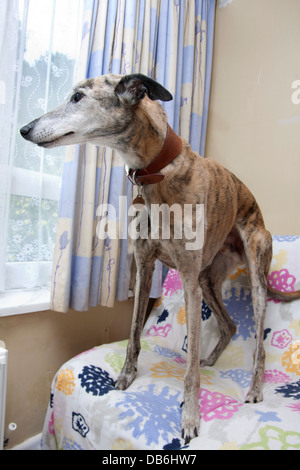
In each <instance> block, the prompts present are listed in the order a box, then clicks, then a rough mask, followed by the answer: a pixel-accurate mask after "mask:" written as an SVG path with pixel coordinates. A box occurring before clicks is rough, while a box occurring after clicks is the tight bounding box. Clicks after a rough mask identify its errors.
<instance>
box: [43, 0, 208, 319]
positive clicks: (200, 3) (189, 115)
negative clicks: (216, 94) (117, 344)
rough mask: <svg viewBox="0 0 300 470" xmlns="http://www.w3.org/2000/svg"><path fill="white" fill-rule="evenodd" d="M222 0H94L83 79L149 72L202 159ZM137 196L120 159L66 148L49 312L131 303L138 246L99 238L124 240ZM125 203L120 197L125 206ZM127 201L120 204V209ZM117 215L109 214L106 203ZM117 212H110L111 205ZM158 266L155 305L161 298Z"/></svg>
mask: <svg viewBox="0 0 300 470" xmlns="http://www.w3.org/2000/svg"><path fill="white" fill-rule="evenodd" d="M214 14H215V0H98V1H97V0H94V1H91V0H88V1H87V2H86V6H85V12H84V15H85V20H84V27H83V34H82V53H81V60H80V64H79V72H78V79H82V78H92V77H96V76H98V75H102V74H106V73H118V74H119V73H121V74H130V73H143V74H145V75H148V76H150V77H152V78H154V79H156V80H157V81H159V82H160V83H161V84H162V85H164V86H165V87H166V88H167V89H168V90H169V91H170V92H171V93H172V94H173V96H174V100H173V101H171V102H168V103H164V106H165V109H166V111H167V113H168V118H169V123H170V125H171V126H172V127H173V128H174V130H175V131H176V132H178V133H179V134H180V135H181V136H182V137H183V138H185V139H187V140H188V141H190V143H191V145H192V147H193V149H194V150H196V151H198V152H200V154H201V155H202V156H204V148H205V135H206V123H207V111H208V103H209V92H210V77H211V60H212V49H213V29H214ZM132 195H133V188H132V186H131V184H130V183H129V182H128V180H127V178H126V175H125V171H124V165H123V163H122V160H121V159H120V157H119V155H118V154H117V153H116V152H113V151H111V150H110V149H108V148H97V147H95V146H92V145H86V146H80V147H78V148H76V150H75V151H74V150H68V154H67V158H66V161H65V166H64V172H63V183H62V194H61V200H60V210H59V220H58V226H57V241H56V249H55V256H54V267H53V276H52V293H51V308H52V309H53V310H56V311H62V312H66V311H68V309H69V307H71V308H73V309H75V310H80V311H84V310H87V309H88V308H89V306H96V305H98V304H100V305H103V306H108V307H112V306H113V305H114V301H115V300H125V299H127V298H128V292H129V289H130V286H131V284H130V280H131V265H132V259H133V246H132V242H131V240H130V239H128V238H127V237H125V235H124V237H121V239H114V240H111V239H110V238H107V239H106V240H100V239H99V238H98V237H97V234H96V229H97V224H98V223H99V222H103V218H105V217H106V219H107V220H113V221H114V223H115V224H116V227H117V229H118V232H120V233H125V232H126V227H127V214H128V208H129V205H130V204H131V201H132ZM120 198H121V199H120ZM120 201H121V202H120ZM105 204H109V205H111V206H112V207H114V208H115V210H114V211H112V212H113V213H108V214H106V213H104V209H103V208H104V205H105ZM111 206H110V207H111ZM162 271H163V269H162V265H161V264H160V263H158V262H157V263H156V271H155V274H154V278H153V285H152V292H151V296H152V297H159V296H160V293H161V284H162Z"/></svg>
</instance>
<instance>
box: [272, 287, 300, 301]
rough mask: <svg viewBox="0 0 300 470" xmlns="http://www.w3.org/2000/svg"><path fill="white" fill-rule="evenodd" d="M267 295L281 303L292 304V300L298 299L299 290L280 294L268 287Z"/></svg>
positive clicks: (299, 296) (299, 297) (299, 295)
mask: <svg viewBox="0 0 300 470" xmlns="http://www.w3.org/2000/svg"><path fill="white" fill-rule="evenodd" d="M268 294H269V295H270V297H272V299H276V300H281V301H282V302H292V300H297V299H300V290H295V291H294V292H280V291H278V290H276V289H273V287H271V286H268Z"/></svg>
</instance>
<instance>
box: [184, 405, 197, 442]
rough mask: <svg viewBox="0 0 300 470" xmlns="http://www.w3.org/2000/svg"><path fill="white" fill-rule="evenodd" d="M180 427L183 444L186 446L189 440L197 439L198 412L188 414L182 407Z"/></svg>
mask: <svg viewBox="0 0 300 470" xmlns="http://www.w3.org/2000/svg"><path fill="white" fill-rule="evenodd" d="M181 427H182V432H181V437H182V439H184V444H185V445H187V444H188V443H189V442H190V440H191V439H194V437H198V434H199V428H200V415H199V411H198V410H197V412H196V413H193V414H192V413H190V414H189V413H187V412H186V411H185V407H184V408H183V411H182V418H181Z"/></svg>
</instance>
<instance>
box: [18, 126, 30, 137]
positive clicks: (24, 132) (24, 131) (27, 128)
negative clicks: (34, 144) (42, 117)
mask: <svg viewBox="0 0 300 470" xmlns="http://www.w3.org/2000/svg"><path fill="white" fill-rule="evenodd" d="M31 129H32V127H31V125H30V124H27V126H24V127H22V129H20V133H21V136H22V137H26V136H27V135H28V134H29V132H31Z"/></svg>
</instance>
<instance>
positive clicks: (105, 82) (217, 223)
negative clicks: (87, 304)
mask: <svg viewBox="0 0 300 470" xmlns="http://www.w3.org/2000/svg"><path fill="white" fill-rule="evenodd" d="M170 99H172V96H171V95H170V93H169V92H168V91H167V90H166V89H165V88H163V87H162V86H161V85H160V84H158V83H157V82H155V81H154V80H151V79H149V78H148V77H145V76H143V75H140V74H135V75H129V76H121V75H105V76H101V77H98V78H95V79H89V80H86V81H83V82H81V83H79V84H78V85H77V86H76V87H75V88H74V90H73V92H72V94H71V96H70V98H69V99H67V100H66V101H65V102H64V103H63V104H62V105H61V106H60V107H58V108H57V109H55V110H54V111H52V112H50V113H47V114H45V115H44V116H42V117H41V118H39V119H37V120H35V121H33V122H31V123H30V124H28V125H27V126H24V127H23V128H22V129H21V134H22V136H23V137H24V138H25V139H27V140H29V141H31V142H34V143H35V144H37V145H40V146H42V147H45V148H52V147H57V146H60V145H71V144H79V143H85V142H91V143H94V144H96V145H105V146H109V147H111V148H112V149H115V150H117V151H119V152H120V154H121V155H122V156H123V159H124V163H125V164H126V165H128V166H129V167H130V168H132V169H133V170H136V169H141V168H145V167H147V166H148V165H149V164H150V162H151V161H152V160H153V159H154V158H155V157H156V156H157V155H158V154H159V152H160V150H161V148H162V146H163V144H164V141H165V138H166V132H167V116H166V113H165V111H164V109H163V107H162V106H161V105H160V104H159V102H158V100H162V101H169V100H170ZM161 172H162V173H163V174H164V176H165V178H164V179H163V181H161V182H160V183H158V184H149V185H145V186H143V197H144V200H145V202H146V208H147V210H148V211H150V210H151V205H152V204H159V205H161V204H168V205H169V206H172V205H173V204H179V205H181V206H182V207H183V206H184V205H185V204H192V205H195V204H203V205H204V207H205V226H204V243H203V247H202V248H201V249H198V250H196V251H195V250H190V251H189V250H187V249H186V246H185V243H186V240H185V239H184V238H183V239H174V237H173V236H171V237H170V239H168V240H163V239H158V240H153V239H150V238H149V239H145V240H144V239H137V240H136V241H135V242H134V251H135V260H136V266H137V280H136V294H135V304H134V313H133V320H132V326H131V332H130V339H129V342H128V347H127V354H126V360H125V364H124V367H123V369H122V371H121V373H120V376H119V378H118V381H117V383H116V387H117V388H118V389H119V390H125V389H127V388H128V387H129V386H130V384H131V383H132V381H133V380H134V378H135V376H136V373H137V362H138V355H139V351H140V336H141V331H142V327H143V324H144V319H145V313H146V309H147V305H148V298H149V293H150V289H151V281H152V274H153V270H154V262H155V260H156V259H159V260H161V261H162V262H163V263H165V264H166V265H167V266H169V267H172V268H176V269H177V270H178V271H179V273H180V276H181V279H182V284H183V289H184V296H185V302H186V317H187V333H188V354H187V367H186V374H185V380H184V406H183V409H182V436H183V438H184V439H185V442H189V440H190V439H191V438H193V437H195V436H197V435H198V431H199V425H200V422H199V420H200V418H199V409H198V391H199V386H200V371H199V363H200V365H201V366H202V367H203V366H211V365H213V364H214V363H215V361H216V360H217V359H218V357H219V356H220V354H221V353H222V351H223V350H224V348H225V347H226V346H227V345H228V343H229V341H230V340H231V338H232V336H233V334H234V333H235V331H236V328H235V325H234V323H233V321H232V320H231V318H230V316H229V315H228V313H227V311H226V309H225V307H224V304H223V301H222V294H221V287H222V283H223V281H224V280H225V279H226V278H227V277H228V275H229V274H230V273H231V272H232V271H233V270H234V269H235V268H236V266H237V265H238V264H240V263H241V262H245V263H246V265H247V271H248V274H249V279H250V285H251V289H252V299H253V309H254V315H255V326H256V347H255V353H254V365H253V378H252V382H251V385H250V389H249V391H248V394H247V397H246V401H247V402H249V403H256V402H259V401H261V400H262V399H263V395H262V382H263V374H264V362H265V352H264V346H263V338H264V318H265V312H266V301H267V291H268V286H267V274H268V271H269V268H270V263H271V258H272V238H271V235H270V233H269V232H268V231H267V230H266V228H265V225H264V221H263V217H262V214H261V211H260V209H259V206H258V204H257V202H256V200H255V198H254V197H253V195H252V194H251V192H250V191H249V190H248V189H247V187H246V186H245V185H244V184H243V183H242V182H241V181H240V180H239V179H238V178H237V177H236V176H235V175H233V174H232V173H231V172H230V171H228V170H226V169H225V168H223V166H221V165H220V164H218V163H217V162H215V161H213V160H211V159H208V158H201V157H200V156H199V155H198V154H197V153H195V152H194V151H193V150H192V149H191V147H190V145H189V144H188V142H186V141H183V146H182V150H181V152H180V154H179V155H178V156H177V157H176V158H175V159H174V160H173V161H172V162H171V163H169V164H168V165H167V166H166V167H165V168H164V169H163V170H161ZM272 294H273V295H274V296H276V297H277V298H278V299H280V300H285V301H288V300H292V299H294V298H300V292H299V291H297V292H294V293H291V294H286V293H284V294H283V293H278V292H276V291H272ZM203 298H204V299H205V302H206V303H207V304H208V305H209V307H210V309H211V310H212V311H213V313H214V315H215V316H216V318H217V320H218V324H219V328H220V340H219V342H218V344H217V345H216V347H215V348H214V350H213V351H212V352H211V354H210V355H209V357H207V358H206V359H204V360H201V361H200V331H201V307H200V306H201V305H202V299H203Z"/></svg>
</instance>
